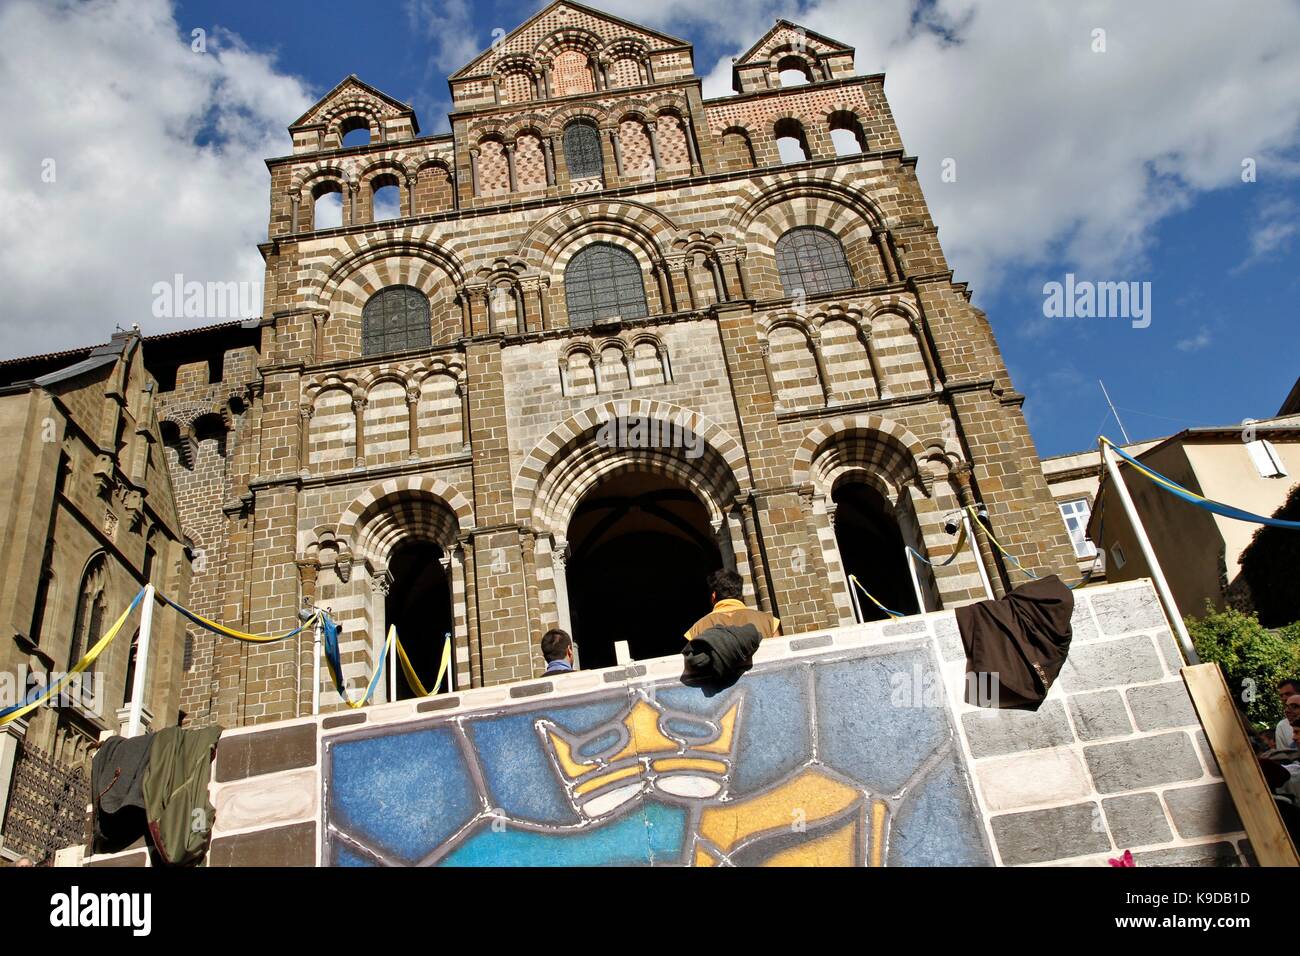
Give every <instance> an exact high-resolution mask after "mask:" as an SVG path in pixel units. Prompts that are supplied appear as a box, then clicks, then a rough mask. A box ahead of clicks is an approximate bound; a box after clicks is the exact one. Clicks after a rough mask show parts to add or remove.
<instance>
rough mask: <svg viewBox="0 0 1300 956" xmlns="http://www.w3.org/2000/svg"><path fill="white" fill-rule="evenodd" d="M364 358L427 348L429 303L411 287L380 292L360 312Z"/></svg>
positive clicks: (406, 286)
mask: <svg viewBox="0 0 1300 956" xmlns="http://www.w3.org/2000/svg"><path fill="white" fill-rule="evenodd" d="M361 319H362V325H363V329H362V333H361V354H362V355H382V354H383V353H385V352H404V351H406V350H407V349H419V348H428V347H429V346H430V345H431V344H432V338H431V336H430V332H429V300H428V298H427V297H426V296H425V294H424V293H423V292H421V291H420V290H419V289H413V288H411V287H410V286H409V285H391V286H389V287H388V288H387V289H380V290H379V291H378V292H376V293H375V294H374V295H373V296H371V297H370V301H369V302H367V303H366V307H365V308H364V309H363V310H362V311H361Z"/></svg>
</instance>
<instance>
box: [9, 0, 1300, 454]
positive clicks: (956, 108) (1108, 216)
mask: <svg viewBox="0 0 1300 956" xmlns="http://www.w3.org/2000/svg"><path fill="white" fill-rule="evenodd" d="M596 6H599V7H602V8H604V9H609V10H610V11H611V12H615V13H618V14H620V15H622V16H624V17H626V18H627V19H631V20H634V21H638V22H642V23H645V24H647V25H649V26H652V27H655V28H658V29H662V30H665V31H666V32H670V33H674V34H676V35H678V36H682V37H684V38H685V39H687V40H688V41H691V42H692V43H694V44H695V62H696V71H697V72H698V73H699V74H701V75H702V76H704V77H705V78H706V86H705V91H706V95H719V94H721V93H723V92H725V87H726V78H727V75H728V69H727V64H728V58H729V57H730V56H732V55H735V54H737V53H740V52H741V51H743V50H744V49H745V48H746V47H748V46H749V45H750V44H751V43H752V42H753V41H754V40H756V39H757V38H758V37H759V36H760V35H761V34H762V33H763V31H764V30H765V29H766V28H767V27H768V26H770V25H771V23H772V22H773V20H774V19H775V18H776V16H778V15H785V16H788V17H790V18H791V19H796V20H798V21H799V22H802V23H804V24H806V25H807V26H809V27H810V28H812V29H814V30H818V31H820V32H823V33H826V34H829V35H831V36H834V37H837V38H840V39H843V40H845V41H846V42H849V43H851V44H853V45H855V46H856V48H857V68H858V72H859V73H872V72H885V73H886V75H887V80H886V92H887V94H888V96H889V99H890V102H891V105H892V107H893V110H894V115H895V118H896V120H897V121H898V124H899V126H900V129H901V132H902V135H903V139H904V142H905V144H906V146H907V149H908V152H909V153H911V154H913V155H916V156H917V157H918V158H919V165H918V169H917V172H918V175H919V176H920V178H921V181H922V185H923V187H924V189H925V192H926V196H927V199H928V200H929V202H930V204H931V207H932V211H933V213H934V216H935V219H936V222H937V223H938V225H939V228H940V240H941V242H942V243H943V245H944V248H945V251H946V252H947V254H948V256H949V263H950V265H951V266H952V268H953V269H954V271H955V272H956V278H957V280H958V281H968V282H969V283H970V284H971V288H972V289H973V291H974V301H975V303H976V304H977V305H978V306H979V307H981V308H982V309H984V310H985V311H986V312H987V313H988V315H989V318H990V320H991V322H992V324H993V328H994V331H995V333H996V334H997V336H998V339H999V342H1000V344H1001V347H1002V350H1003V354H1004V357H1005V359H1006V361H1007V364H1008V365H1009V367H1010V369H1011V373H1012V376H1013V379H1014V381H1015V384H1016V386H1017V387H1018V388H1019V389H1020V390H1022V391H1024V392H1025V393H1026V394H1027V396H1028V401H1027V402H1026V405H1025V412H1026V415H1027V417H1028V420H1029V423H1030V426H1031V429H1032V431H1033V434H1034V437H1035V440H1036V442H1037V444H1038V447H1039V451H1040V453H1041V454H1044V455H1051V454H1058V453H1063V452H1068V451H1073V450H1078V449H1081V448H1085V447H1088V446H1090V445H1092V444H1093V443H1094V441H1095V436H1096V434H1097V433H1098V431H1105V432H1106V433H1108V434H1110V435H1112V436H1113V437H1116V438H1118V437H1119V435H1118V429H1117V428H1116V427H1115V424H1114V421H1113V420H1107V409H1106V405H1105V403H1104V401H1103V398H1102V395H1101V391H1100V389H1099V387H1098V385H1097V379H1099V378H1102V379H1104V380H1105V382H1106V385H1107V387H1108V388H1109V390H1110V392H1111V396H1112V397H1113V399H1114V401H1115V402H1116V404H1117V405H1119V406H1120V407H1121V412H1120V414H1121V415H1122V416H1123V418H1124V423H1125V425H1126V426H1127V428H1128V431H1129V434H1130V435H1131V437H1132V438H1134V439H1135V440H1136V439H1139V438H1144V437H1151V436H1156V435H1162V434H1167V433H1170V432H1172V431H1176V430H1177V429H1179V428H1181V427H1185V426H1187V425H1198V424H1220V423H1225V422H1236V421H1240V420H1241V419H1243V418H1246V417H1266V416H1269V415H1272V414H1273V413H1274V412H1275V411H1276V410H1277V407H1278V406H1279V405H1280V403H1281V402H1282V400H1283V398H1284V397H1285V395H1286V393H1287V392H1288V391H1289V389H1290V388H1291V385H1292V384H1293V383H1294V382H1295V380H1296V378H1297V376H1300V363H1298V362H1297V361H1296V359H1295V356H1296V352H1297V350H1296V348H1295V345H1294V343H1295V340H1296V333H1297V330H1298V329H1300V322H1298V321H1297V320H1298V319H1300V315H1298V314H1297V313H1298V309H1297V303H1298V302H1300V268H1298V266H1300V235H1298V234H1297V222H1300V219H1297V216H1298V215H1300V57H1296V56H1295V54H1294V51H1295V49H1297V48H1300V6H1297V5H1296V4H1295V3H1294V2H1292V0H1260V2H1259V3H1257V4H1256V5H1254V6H1253V7H1252V10H1253V12H1252V16H1251V17H1249V18H1247V17H1243V16H1240V15H1237V14H1234V13H1233V11H1232V10H1225V9H1223V7H1222V5H1216V4H1212V3H1209V2H1208V0H1207V2H1205V3H1200V2H1182V0H1149V2H1147V3H1143V4H1131V3H1128V4H1126V3H1123V2H1122V0H1114V2H1105V0H1094V2H1092V3H1089V4H1075V3H1065V2H1062V3H1046V2H1043V0H1000V2H997V3H990V2H985V0H927V2H925V3H919V4H918V3H916V2H909V0H877V2H874V3H871V4H864V3H862V2H860V0H814V2H807V0H806V2H802V3H797V4H794V3H781V2H772V0H737V2H736V3H732V4H727V5H715V6H712V7H710V6H706V5H700V4H698V3H697V2H695V0H690V2H687V0H658V2H656V3H654V4H644V3H634V2H625V0H610V2H609V3H599V4H596ZM537 8H538V5H536V4H529V3H518V4H516V3H504V2H497V3H482V4H479V3H476V4H473V5H470V4H468V3H464V2H457V0H453V2H445V0H402V2H397V0H384V2H380V3H375V4H372V5H370V6H368V7H367V8H365V10H364V11H363V12H359V8H358V7H357V6H356V4H355V2H350V3H344V2H341V0H315V2H299V0H276V2H274V3H244V2H229V0H223V2H210V0H178V2H175V3H169V2H168V0H89V2H88V3H85V4H74V3H71V2H70V0H48V2H46V3H44V4H42V3H40V2H38V0H9V3H8V4H5V5H0V38H3V37H5V36H7V37H8V39H0V44H3V45H4V46H5V49H6V52H10V53H15V52H18V51H20V50H24V49H26V50H29V51H36V52H33V53H31V54H30V55H32V56H36V57H38V59H37V60H33V61H32V62H31V63H30V64H26V68H24V63H23V61H22V57H21V56H14V57H11V61H14V62H11V64H10V66H9V67H8V68H6V66H5V64H4V62H3V61H4V58H3V57H0V108H4V110H3V111H5V112H6V113H9V112H10V109H12V108H17V104H16V102H15V103H13V104H10V103H8V102H7V101H6V99H5V98H6V96H13V97H14V98H15V101H16V99H17V97H19V96H20V95H25V96H31V95H34V94H33V92H32V91H33V90H34V89H35V88H34V87H33V86H31V84H33V83H35V82H36V79H33V78H32V76H33V75H34V74H40V75H39V76H38V77H37V78H38V79H39V80H40V81H41V82H42V83H43V84H44V86H43V87H42V88H41V89H42V90H47V92H46V93H45V94H44V95H47V96H48V97H49V98H50V99H49V101H48V102H47V103H46V105H45V108H44V109H43V110H42V111H41V112H40V116H39V118H38V120H37V121H36V122H35V123H34V124H32V128H30V129H24V130H23V131H20V132H19V133H18V135H17V136H16V137H14V138H12V139H11V140H10V141H9V142H6V143H0V194H11V195H10V208H11V210H15V212H14V213H12V214H11V216H10V217H9V220H8V222H7V223H0V241H5V242H6V243H11V242H15V241H20V240H21V241H24V242H26V243H27V244H28V246H29V248H30V249H31V251H32V253H33V258H34V259H35V260H36V261H37V263H39V262H40V261H41V257H42V253H43V247H45V246H46V245H48V249H49V254H50V255H51V256H53V255H55V254H57V255H61V256H63V257H64V259H68V258H72V259H73V260H77V259H80V260H81V261H80V262H79V263H77V262H75V261H74V266H76V271H78V273H79V274H80V275H82V276H84V277H86V280H85V281H84V282H83V283H82V285H81V286H80V287H77V286H74V287H72V288H70V289H64V288H62V287H56V286H52V284H51V283H50V282H49V276H48V271H46V270H43V269H40V268H37V267H35V266H33V267H31V271H30V272H26V273H25V272H22V271H21V269H22V268H23V267H22V266H21V265H15V264H12V263H6V264H4V265H0V281H5V282H6V283H7V284H8V285H9V286H10V287H11V288H12V289H14V290H15V294H14V295H13V296H12V297H11V302H10V307H9V312H8V314H7V315H3V316H0V323H2V324H3V327H4V329H5V332H6V339H7V343H6V348H5V349H4V351H5V353H6V354H19V353H23V352H26V353H31V352H35V351H45V350H49V349H53V348H62V347H67V346H69V345H72V344H78V343H85V342H88V341H102V340H103V339H105V338H107V332H106V331H105V330H107V329H111V326H112V324H115V323H122V322H123V321H124V319H123V317H125V316H133V315H141V316H142V317H143V318H142V320H141V321H142V322H143V323H144V324H145V328H146V331H161V330H163V327H164V326H165V325H166V323H165V322H160V323H159V322H156V323H153V324H150V323H149V315H148V312H147V308H148V306H147V303H148V298H147V290H148V288H149V287H150V284H151V280H154V279H156V278H159V277H162V278H166V279H170V277H171V275H172V274H173V272H184V273H185V274H186V275H187V277H188V276H191V275H195V274H198V275H200V276H205V275H208V276H213V277H216V278H222V279H224V278H228V277H229V276H231V275H243V274H250V275H256V274H257V272H258V271H259V260H258V258H257V255H256V251H255V249H254V244H255V243H256V242H257V241H258V240H259V239H260V238H263V237H264V236H265V228H266V226H265V221H266V188H267V176H266V171H265V167H264V166H263V165H262V163H261V160H262V159H263V158H264V157H266V156H270V155H283V154H284V153H287V152H288V138H287V134H286V133H285V131H284V127H285V126H287V125H288V123H289V122H291V121H292V120H293V119H295V118H296V117H297V115H298V113H300V112H301V111H302V109H304V108H305V107H306V106H307V105H309V104H310V102H312V101H313V100H314V99H315V98H317V97H319V96H321V95H323V94H324V93H325V92H327V91H328V90H329V89H330V88H331V87H333V86H334V85H335V84H336V83H337V82H338V81H339V80H341V79H342V78H343V77H344V76H346V75H347V74H349V73H356V74H357V75H358V76H360V77H361V78H362V79H363V80H365V81H366V82H368V83H370V84H372V85H374V86H376V87H378V88H379V89H381V90H383V91H385V92H386V93H389V94H390V95H392V96H395V97H396V98H398V99H401V100H409V101H411V102H412V103H413V105H414V107H415V109H416V111H417V114H418V115H419V118H420V121H421V126H422V131H423V132H424V133H433V132H441V131H444V130H445V129H446V121H445V111H446V109H447V105H448V104H447V85H446V75H447V73H448V72H451V71H454V69H456V68H457V67H459V66H460V65H462V64H463V63H464V62H466V61H467V60H468V59H470V58H471V57H472V55H473V54H474V53H475V52H477V51H478V50H480V49H482V48H484V47H486V46H487V45H489V44H490V43H491V41H492V38H493V30H496V29H501V30H508V29H510V28H512V27H514V26H515V25H517V24H518V23H519V22H521V21H522V20H524V19H525V18H526V17H527V16H529V15H530V14H531V13H532V12H533V11H535V10H536V9H537ZM1175 20H1177V21H1179V22H1180V30H1178V31H1171V30H1168V29H1167V28H1166V25H1167V24H1168V23H1170V22H1173V21H1175ZM1099 26H1100V27H1102V28H1104V29H1105V30H1106V35H1107V40H1108V42H1109V46H1108V47H1107V48H1106V49H1105V50H1103V51H1097V50H1096V49H1093V48H1091V47H1090V44H1091V43H1092V42H1093V40H1092V31H1093V30H1095V29H1096V28H1097V27H1099ZM196 27H202V28H203V29H205V30H207V31H208V36H209V41H208V42H209V44H210V46H211V48H212V49H211V53H212V55H210V56H207V57H198V58H196V57H193V56H191V55H189V50H188V49H187V48H188V46H189V44H190V35H191V30H192V29H194V28H196ZM56 37H57V40H56V39H55V38H56ZM7 70H8V72H7ZM51 77H53V78H54V79H53V80H51ZM87 81H98V84H97V91H96V93H95V94H94V97H93V100H94V103H93V106H94V107H95V110H96V115H95V117H94V119H93V120H91V121H88V122H87V123H86V124H85V125H79V124H78V123H76V122H73V121H72V119H73V117H76V116H83V115H89V114H87V113H84V112H79V110H82V109H85V108H86V106H85V104H80V103H78V102H77V99H78V96H77V95H74V92H66V91H61V90H60V89H59V88H58V84H59V83H62V82H67V83H76V84H78V85H77V86H76V87H75V88H74V87H71V86H70V87H69V88H68V89H69V90H70V91H75V93H80V92H81V91H82V90H84V89H85V84H86V83H87ZM51 82H53V83H54V84H55V87H54V89H53V90H52V91H49V90H48V89H47V88H48V87H49V86H50V83H51ZM24 84H27V86H26V87H25V86H24ZM4 89H9V90H10V92H9V93H6V92H3V91H2V90H4ZM47 122H48V125H43V124H45V123H47ZM96 124H98V125H96ZM90 147H93V148H90ZM45 156H56V157H60V158H61V159H62V165H61V166H60V169H61V170H71V171H70V172H67V173H63V174H62V175H63V179H62V180H61V183H63V184H66V185H60V187H59V191H58V192H57V193H56V192H53V191H51V190H50V189H49V188H45V187H42V186H39V185H35V184H34V183H33V181H32V179H31V177H30V172H31V170H32V169H34V168H35V166H36V163H37V162H38V160H39V159H40V158H41V157H45ZM142 156H145V157H147V160H144V161H141V160H140V159H139V157H142ZM954 157H955V159H956V163H957V168H958V170H959V175H958V178H957V181H956V182H955V183H952V182H944V181H943V179H942V178H941V175H940V173H941V163H942V162H943V160H944V159H945V158H954ZM1246 157H1249V158H1252V159H1254V160H1255V161H1256V163H1257V181H1255V182H1252V183H1244V182H1242V181H1241V176H1240V164H1241V161H1242V159H1243V158H1246ZM95 162H102V166H101V167H95V166H94V163H95ZM142 164H143V165H148V166H152V167H153V172H152V175H150V176H148V177H144V178H142V177H140V176H138V175H136V174H134V173H128V172H126V171H125V170H128V169H130V168H133V167H138V166H140V165H142ZM82 167H84V174H83V175H81V176H80V177H79V176H78V173H80V172H82ZM119 176H120V177H121V180H120V184H119V180H118V179H116V178H115V177H119ZM91 189H97V190H98V195H97V197H96V201H97V202H99V203H101V204H105V205H101V207H100V208H99V209H98V210H97V211H95V210H94V209H93V208H92V210H87V208H86V199H85V195H84V194H83V193H80V192H78V190H91ZM154 189H156V190H158V192H157V193H156V194H150V193H148V190H154ZM142 190H143V191H145V192H146V195H145V196H144V197H143V198H142V197H141V196H140V195H139V192H140V191H142ZM178 193H179V195H178ZM151 203H152V205H151ZM24 217H26V218H24ZM23 227H26V229H25V232H23V234H22V235H21V236H20V235H19V234H18V232H17V231H18V230H19V229H20V228H23ZM7 229H8V230H11V231H13V234H12V235H11V234H9V233H8V232H6V230H7ZM34 234H35V235H36V236H37V238H36V240H35V241H34V240H33V238H32V237H33V235H34ZM124 257H125V258H124ZM46 261H48V260H46ZM124 261H125V262H126V263H127V265H126V266H124ZM124 268H125V269H127V270H128V271H129V270H131V269H134V271H135V274H134V275H132V276H131V278H130V279H129V281H128V280H127V279H124V278H123V270H124ZM6 270H9V272H8V273H6ZM1066 273H1074V274H1075V275H1076V276H1077V277H1078V278H1079V279H1081V280H1083V279H1090V280H1094V281H1137V282H1149V283H1151V300H1152V301H1151V305H1152V315H1151V318H1152V321H1151V324H1150V326H1149V327H1148V328H1144V329H1137V328H1133V327H1132V325H1131V323H1130V322H1129V321H1128V320H1127V319H1098V318H1092V319H1047V318H1044V316H1043V312H1042V309H1043V301H1044V296H1043V286H1044V283H1047V282H1052V281H1063V280H1064V277H1065V275H1066ZM100 274H102V279H96V278H95V277H96V276H97V275H100ZM124 289H125V291H123V290H124ZM105 303H107V306H106V305H105ZM106 307H108V308H111V309H112V310H113V315H112V316H111V321H110V317H108V316H105V315H104V314H103V312H104V309H105V308H106ZM125 321H129V318H128V319H126V320H125ZM184 324H186V323H185V322H184V321H175V322H173V323H172V325H173V326H183V325H184ZM190 324H202V323H190Z"/></svg>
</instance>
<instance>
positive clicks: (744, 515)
mask: <svg viewBox="0 0 1300 956" xmlns="http://www.w3.org/2000/svg"><path fill="white" fill-rule="evenodd" d="M736 506H737V507H738V508H739V509H740V522H741V525H742V526H743V528H744V530H745V549H746V550H747V551H748V552H749V573H750V575H751V576H752V577H753V579H754V594H755V595H756V596H757V598H758V607H759V610H762V611H766V612H767V613H768V614H771V613H772V595H771V592H770V591H769V589H768V586H767V565H766V563H765V562H764V561H763V553H762V551H761V550H759V542H758V526H757V524H756V522H755V515H754V503H753V496H741V497H738V498H737V499H736Z"/></svg>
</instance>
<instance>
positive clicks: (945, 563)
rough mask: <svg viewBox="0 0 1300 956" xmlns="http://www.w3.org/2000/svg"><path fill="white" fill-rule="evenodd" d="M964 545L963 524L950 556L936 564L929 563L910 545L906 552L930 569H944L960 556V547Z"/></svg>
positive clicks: (964, 532) (964, 528)
mask: <svg viewBox="0 0 1300 956" xmlns="http://www.w3.org/2000/svg"><path fill="white" fill-rule="evenodd" d="M965 543H966V524H965V523H964V522H963V523H962V526H961V533H960V534H958V535H957V541H956V543H955V544H954V545H953V546H952V554H950V555H948V557H946V558H944V559H943V560H942V561H940V562H939V563H938V564H935V563H934V562H933V561H931V560H930V559H929V558H927V557H926V556H925V555H923V554H922V553H921V552H920V551H917V550H916V548H914V547H912V546H911V545H910V544H909V545H908V546H907V550H908V551H909V552H910V553H911V554H912V557H914V558H916V559H917V560H919V561H924V562H925V563H926V564H928V565H929V566H930V567H932V568H946V567H947V566H948V565H950V564H952V563H953V562H954V561H956V560H957V555H959V554H961V546H962V545H963V544H965Z"/></svg>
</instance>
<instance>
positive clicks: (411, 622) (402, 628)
mask: <svg viewBox="0 0 1300 956" xmlns="http://www.w3.org/2000/svg"><path fill="white" fill-rule="evenodd" d="M388 572H389V574H390V575H392V583H391V585H390V586H389V589H388V598H387V599H386V601H385V602H384V617H385V620H386V621H387V622H388V624H389V625H395V626H396V627H397V634H398V636H399V637H400V638H401V640H402V648H403V649H404V650H405V651H406V656H407V657H408V658H410V661H411V667H412V668H414V670H415V673H416V675H417V676H418V677H419V678H420V682H421V683H422V684H424V687H425V689H426V690H433V684H434V681H435V680H437V677H438V666H439V664H441V663H442V648H443V643H444V638H445V637H446V635H448V634H451V633H452V630H453V627H452V606H451V587H450V584H449V583H448V581H447V572H446V570H445V569H444V567H443V552H442V548H440V547H438V546H437V545H436V544H434V543H433V542H431V541H419V540H409V541H406V542H404V543H403V544H402V545H400V546H399V547H398V548H397V549H396V550H395V551H394V552H393V555H392V558H391V559H390V562H389V565H388ZM449 669H451V668H450V667H449ZM414 696H416V692H415V689H414V688H412V687H411V686H410V685H409V684H408V683H407V680H406V674H405V672H404V671H403V670H402V668H401V667H400V666H399V667H398V668H397V699H398V700H406V699H408V698H410V697H414Z"/></svg>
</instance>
